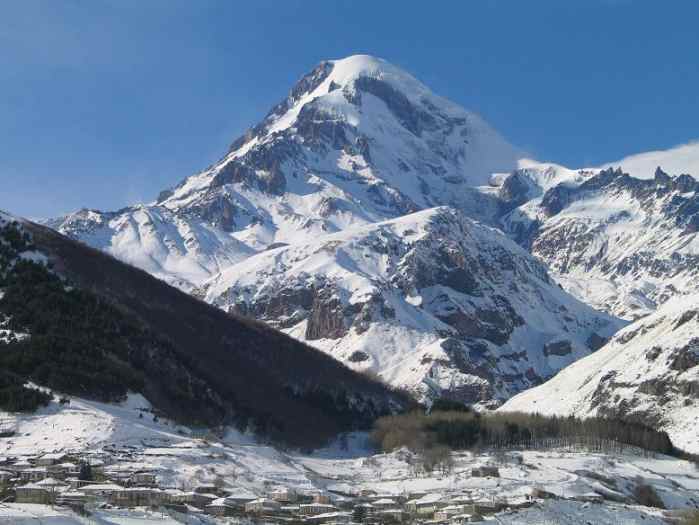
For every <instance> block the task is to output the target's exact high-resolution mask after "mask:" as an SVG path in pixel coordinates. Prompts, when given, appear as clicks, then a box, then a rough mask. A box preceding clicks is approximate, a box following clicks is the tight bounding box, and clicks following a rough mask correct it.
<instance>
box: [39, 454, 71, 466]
mask: <svg viewBox="0 0 699 525" xmlns="http://www.w3.org/2000/svg"><path fill="white" fill-rule="evenodd" d="M65 458H66V455H65V454H63V453H61V452H59V453H56V454H44V455H43V456H41V457H40V458H39V459H37V460H36V464H37V465H38V466H40V467H47V466H49V465H55V464H57V463H61V462H63V460H65Z"/></svg>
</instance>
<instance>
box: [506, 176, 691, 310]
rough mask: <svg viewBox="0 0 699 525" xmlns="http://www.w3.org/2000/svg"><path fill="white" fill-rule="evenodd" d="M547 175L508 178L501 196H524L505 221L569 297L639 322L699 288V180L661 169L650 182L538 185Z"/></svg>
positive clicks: (579, 180)
mask: <svg viewBox="0 0 699 525" xmlns="http://www.w3.org/2000/svg"><path fill="white" fill-rule="evenodd" d="M532 172H533V173H534V176H532V175H531V173H532ZM542 173H545V170H543V169H541V168H538V169H535V170H519V171H517V172H515V173H514V174H513V175H512V176H511V177H510V178H509V179H506V180H505V182H504V183H503V185H502V187H501V192H504V191H505V190H506V189H507V187H508V185H509V186H510V187H512V188H516V189H518V190H519V193H517V191H514V190H512V191H510V194H511V195H513V196H511V197H510V201H511V202H512V203H513V204H512V206H518V207H516V208H515V209H514V210H512V211H510V212H509V213H507V214H506V215H505V216H504V219H503V221H502V222H503V225H504V227H505V229H506V231H508V232H509V233H510V234H511V235H512V236H513V237H514V238H516V239H517V240H518V241H519V242H520V243H521V244H523V245H525V246H526V247H528V248H529V249H530V250H531V252H532V253H533V254H534V255H536V256H537V257H539V258H540V259H541V260H543V261H544V262H545V263H546V264H547V265H548V266H549V268H550V269H551V270H552V272H554V274H555V275H556V277H557V279H558V280H559V281H560V282H561V284H562V285H563V286H564V287H565V288H566V289H567V290H568V291H570V292H571V293H573V294H574V295H576V296H578V297H579V298H581V299H582V300H584V301H585V302H587V303H588V304H591V305H593V306H595V307H597V308H600V309H604V310H607V311H609V312H612V313H614V314H616V315H619V316H622V317H625V318H628V319H635V318H638V317H641V316H643V315H646V314H648V313H650V312H652V311H654V310H655V309H656V308H657V306H658V305H660V304H662V303H663V302H664V301H666V300H667V299H668V298H670V297H673V296H675V295H678V294H682V293H687V292H691V291H696V290H699V233H698V231H699V181H697V180H695V179H694V178H692V177H691V176H690V175H687V174H673V175H669V174H667V173H665V172H664V171H663V170H661V169H659V168H658V169H656V170H654V172H653V173H654V176H653V177H651V178H644V179H639V178H635V177H631V176H630V175H628V174H625V173H623V172H622V171H621V170H619V169H616V170H615V169H607V170H602V171H582V172H578V173H577V176H576V177H571V176H568V177H567V178H566V179H565V180H563V181H562V182H560V183H558V184H557V185H554V186H549V187H548V189H546V188H545V187H544V188H542V187H541V185H537V181H540V180H542V178H543V177H542ZM564 174H565V172H564ZM510 179H512V181H511V180H510ZM532 180H533V181H535V182H531V181H532ZM522 181H524V182H522ZM527 183H529V184H530V185H531V187H533V188H534V190H532V189H531V188H530V187H529V186H527ZM537 190H538V191H537ZM518 195H521V196H520V197H519V198H517V196H518ZM530 196H531V199H530V200H527V198H528V197H530ZM512 206H511V207H512Z"/></svg>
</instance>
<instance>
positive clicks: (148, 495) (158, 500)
mask: <svg viewBox="0 0 699 525" xmlns="http://www.w3.org/2000/svg"><path fill="white" fill-rule="evenodd" d="M165 499H166V498H165V494H163V492H162V491H161V490H160V489H154V488H150V487H129V488H122V489H121V490H115V491H113V492H112V493H111V495H110V496H109V501H110V503H112V504H113V505H116V506H117V507H153V506H157V505H160V504H162V503H163V502H164V500H165Z"/></svg>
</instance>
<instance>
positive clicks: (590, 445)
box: [372, 410, 682, 455]
mask: <svg viewBox="0 0 699 525" xmlns="http://www.w3.org/2000/svg"><path fill="white" fill-rule="evenodd" d="M372 439H373V441H374V442H375V443H376V444H377V445H378V446H379V447H381V449H383V450H384V451H391V450H395V449H397V448H400V447H407V448H409V449H411V450H413V451H416V452H420V453H422V454H424V453H426V452H427V453H431V452H430V451H432V450H434V449H435V448H437V447H448V448H449V449H454V450H474V449H481V448H523V449H537V448H548V447H562V446H563V447H570V446H578V447H581V448H586V449H594V450H600V451H602V450H609V451H613V450H617V451H620V450H621V448H620V447H622V446H623V447H637V448H639V449H643V450H646V451H651V452H658V453H662V454H669V455H681V454H682V453H681V451H679V450H677V449H676V448H675V447H674V446H673V444H672V442H671V441H670V438H669V437H668V435H667V434H666V433H665V432H659V431H657V430H653V429H651V428H649V427H646V426H644V425H641V424H637V423H630V422H626V421H621V420H617V419H615V420H612V419H605V418H588V419H579V418H575V417H556V416H551V417H549V416H542V415H538V414H524V413H488V414H479V413H477V412H473V411H470V410H466V411H464V410H460V411H453V410H452V411H435V410H433V411H432V412H431V413H430V414H425V413H423V412H417V411H416V412H411V413H409V414H403V415H399V416H388V417H383V418H381V419H379V420H377V421H376V424H375V426H374V430H373V433H372Z"/></svg>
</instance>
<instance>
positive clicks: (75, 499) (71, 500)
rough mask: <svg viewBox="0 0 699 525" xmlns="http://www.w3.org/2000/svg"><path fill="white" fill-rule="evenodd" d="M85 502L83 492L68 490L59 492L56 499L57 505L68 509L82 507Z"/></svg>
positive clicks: (85, 496) (85, 498) (85, 497)
mask: <svg viewBox="0 0 699 525" xmlns="http://www.w3.org/2000/svg"><path fill="white" fill-rule="evenodd" d="M86 502H87V495H85V493H84V492H79V491H72V490H68V491H66V492H61V493H60V494H58V495H57V497H56V504H57V505H65V506H68V507H77V506H82V505H84V504H85V503H86Z"/></svg>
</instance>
